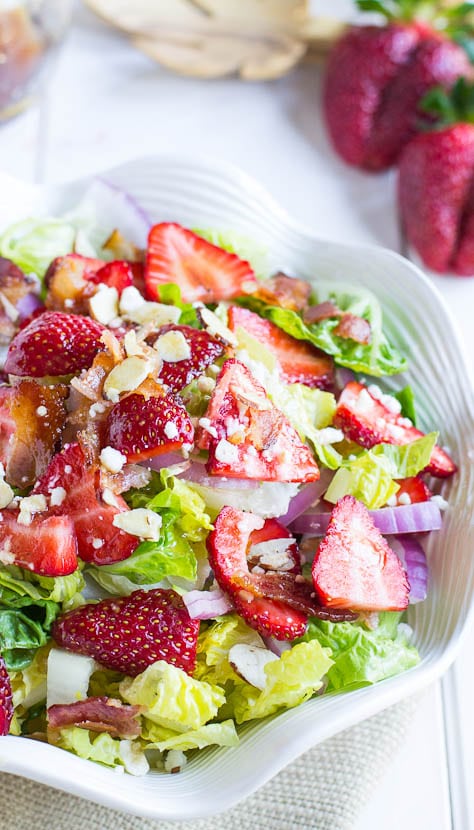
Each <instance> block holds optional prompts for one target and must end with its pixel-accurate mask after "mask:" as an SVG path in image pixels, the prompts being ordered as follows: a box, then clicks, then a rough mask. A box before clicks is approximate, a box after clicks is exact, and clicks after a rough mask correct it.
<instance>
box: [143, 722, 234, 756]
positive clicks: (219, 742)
mask: <svg viewBox="0 0 474 830" xmlns="http://www.w3.org/2000/svg"><path fill="white" fill-rule="evenodd" d="M142 738H143V740H145V741H147V746H146V749H159V750H160V751H161V752H164V751H166V750H170V749H180V750H181V751H182V752H186V751H187V750H189V749H204V747H205V746H211V745H212V744H215V745H216V746H237V744H238V743H239V736H238V735H237V732H236V731H235V724H234V721H233V720H225V721H222V723H208V724H207V725H206V726H201V727H200V728H199V729H193V730H191V731H189V732H174V731H173V730H171V729H164V728H163V727H162V726H157V724H155V723H152V722H151V721H148V722H146V724H145V726H144V728H143V731H142ZM148 742H149V743H148Z"/></svg>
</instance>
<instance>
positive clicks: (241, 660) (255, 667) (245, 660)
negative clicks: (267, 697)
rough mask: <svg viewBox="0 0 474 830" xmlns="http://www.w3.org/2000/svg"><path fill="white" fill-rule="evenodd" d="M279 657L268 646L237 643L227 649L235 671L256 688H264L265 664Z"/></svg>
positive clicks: (265, 683)
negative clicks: (261, 646)
mask: <svg viewBox="0 0 474 830" xmlns="http://www.w3.org/2000/svg"><path fill="white" fill-rule="evenodd" d="M278 659H279V658H278V657H277V656H276V654H273V652H272V651H269V649H268V648H259V647H258V646H252V645H247V643H237V644H236V645H235V646H232V648H231V649H230V650H229V663H230V665H231V666H232V668H233V669H234V671H235V673H236V674H238V675H239V677H241V678H242V680H245V681H246V682H247V683H250V685H251V686H255V688H256V689H264V688H265V686H266V685H267V675H266V673H265V666H266V665H267V663H272V662H273V661H274V660H278Z"/></svg>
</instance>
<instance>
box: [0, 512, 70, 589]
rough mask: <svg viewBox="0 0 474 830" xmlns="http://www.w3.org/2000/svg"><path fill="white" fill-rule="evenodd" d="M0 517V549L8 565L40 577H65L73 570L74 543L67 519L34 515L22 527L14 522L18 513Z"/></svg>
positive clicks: (2, 514) (9, 513) (4, 514)
mask: <svg viewBox="0 0 474 830" xmlns="http://www.w3.org/2000/svg"><path fill="white" fill-rule="evenodd" d="M0 515H1V517H2V518H1V521H0V546H1V548H2V549H3V551H4V557H7V559H8V563H9V564H11V565H18V566H19V567H20V568H27V569H28V570H30V571H33V573H36V574H40V575H41V576H67V575H68V574H71V573H73V571H75V570H76V568H77V542H76V537H75V535H74V525H73V523H72V521H71V519H70V518H69V517H68V516H51V515H47V514H45V513H38V514H36V515H35V516H33V518H32V520H31V523H30V524H28V525H25V524H20V523H19V522H18V515H19V511H18V510H3V511H2V512H1V514H0ZM3 561H6V560H5V558H4V559H3Z"/></svg>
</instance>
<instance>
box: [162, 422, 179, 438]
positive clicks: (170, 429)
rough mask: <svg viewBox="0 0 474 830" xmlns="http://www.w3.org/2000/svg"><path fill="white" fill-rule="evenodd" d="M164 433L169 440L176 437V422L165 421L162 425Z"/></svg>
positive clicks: (177, 433)
mask: <svg viewBox="0 0 474 830" xmlns="http://www.w3.org/2000/svg"><path fill="white" fill-rule="evenodd" d="M164 433H165V435H166V437H167V438H169V440H170V441H172V440H173V438H177V437H178V435H179V432H178V427H177V426H176V424H173V422H172V421H167V422H166V424H165V426H164Z"/></svg>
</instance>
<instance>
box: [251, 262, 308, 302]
mask: <svg viewBox="0 0 474 830" xmlns="http://www.w3.org/2000/svg"><path fill="white" fill-rule="evenodd" d="M310 294H311V286H310V284H309V283H308V282H306V281H305V280H298V279H296V278H295V277H288V276H287V275H286V274H284V273H283V271H279V272H278V273H277V274H275V275H274V276H273V277H270V279H268V280H265V281H264V282H262V283H260V284H259V286H258V290H257V291H256V293H255V296H256V297H258V298H259V299H260V300H263V301H264V302H265V303H269V304H270V305H279V306H280V307H281V308H289V309H291V310H292V311H302V310H303V308H304V307H305V306H306V305H307V303H308V299H309V295H310Z"/></svg>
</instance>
